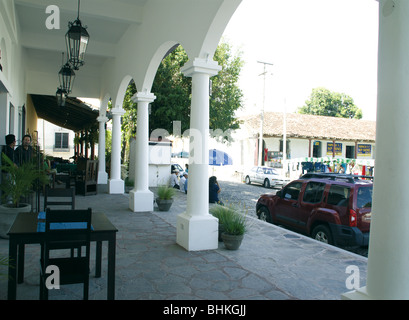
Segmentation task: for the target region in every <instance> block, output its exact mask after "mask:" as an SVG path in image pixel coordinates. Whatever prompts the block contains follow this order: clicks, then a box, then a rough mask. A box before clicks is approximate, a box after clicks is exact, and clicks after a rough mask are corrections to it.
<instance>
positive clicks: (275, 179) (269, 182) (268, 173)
mask: <svg viewBox="0 0 409 320" xmlns="http://www.w3.org/2000/svg"><path fill="white" fill-rule="evenodd" d="M244 181H245V182H246V183H247V184H251V183H259V184H262V185H263V186H264V187H265V188H270V187H273V188H274V187H276V186H284V185H286V184H287V182H288V179H286V178H285V177H283V176H281V175H280V174H279V172H278V171H277V169H274V168H270V167H253V168H251V170H249V171H248V172H246V173H245V174H244Z"/></svg>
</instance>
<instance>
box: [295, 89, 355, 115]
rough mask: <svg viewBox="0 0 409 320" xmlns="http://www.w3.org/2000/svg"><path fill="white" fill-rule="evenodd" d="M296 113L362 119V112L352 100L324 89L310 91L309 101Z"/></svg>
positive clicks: (342, 94) (344, 95)
mask: <svg viewBox="0 0 409 320" xmlns="http://www.w3.org/2000/svg"><path fill="white" fill-rule="evenodd" d="M298 113H302V114H312V115H320V116H330V117H340V118H351V119H352V118H355V119H361V118H362V110H361V109H359V108H358V107H357V106H356V105H355V104H354V100H353V99H352V98H351V97H350V96H348V95H346V94H344V93H338V92H331V91H330V90H328V89H326V88H322V87H321V88H315V89H312V93H311V96H310V97H309V100H306V101H305V105H304V106H303V107H301V108H299V109H298Z"/></svg>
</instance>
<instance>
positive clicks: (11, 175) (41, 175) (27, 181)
mask: <svg viewBox="0 0 409 320" xmlns="http://www.w3.org/2000/svg"><path fill="white" fill-rule="evenodd" d="M2 160H3V162H2V163H3V165H2V166H1V171H2V175H3V176H2V182H1V185H0V189H1V190H2V192H3V197H2V200H3V204H1V205H0V237H1V238H6V239H7V238H8V237H7V232H8V230H9V228H10V226H11V224H12V223H13V222H14V220H15V217H16V216H17V214H18V213H19V212H30V211H31V205H30V204H27V203H21V202H20V199H21V198H22V197H25V196H27V195H29V194H30V193H31V192H32V191H33V186H34V183H35V182H37V181H38V182H39V184H40V185H44V183H46V182H48V177H47V175H46V173H45V172H44V170H38V169H37V168H36V166H35V165H34V164H33V163H31V162H27V163H23V164H21V165H20V166H16V165H15V164H14V163H13V162H12V161H11V160H10V158H8V157H7V156H6V155H5V154H4V153H3V154H2Z"/></svg>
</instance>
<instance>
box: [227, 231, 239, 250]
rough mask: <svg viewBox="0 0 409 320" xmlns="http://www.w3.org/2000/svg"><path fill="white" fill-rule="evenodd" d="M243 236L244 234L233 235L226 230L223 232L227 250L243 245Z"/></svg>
mask: <svg viewBox="0 0 409 320" xmlns="http://www.w3.org/2000/svg"><path fill="white" fill-rule="evenodd" d="M243 237H244V235H232V234H227V233H225V232H223V233H222V239H223V243H224V246H225V247H226V249H227V250H237V249H238V248H239V247H240V245H241V241H242V240H243Z"/></svg>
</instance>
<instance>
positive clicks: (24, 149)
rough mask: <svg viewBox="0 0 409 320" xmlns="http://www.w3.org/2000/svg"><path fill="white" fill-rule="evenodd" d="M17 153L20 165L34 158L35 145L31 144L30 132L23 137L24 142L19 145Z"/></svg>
mask: <svg viewBox="0 0 409 320" xmlns="http://www.w3.org/2000/svg"><path fill="white" fill-rule="evenodd" d="M15 154H16V156H17V158H18V163H19V165H21V164H23V163H27V162H30V161H32V160H33V147H32V146H31V136H30V135H29V134H26V135H25V136H24V137H23V143H22V144H21V145H20V146H18V147H17V149H16V151H15Z"/></svg>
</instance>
